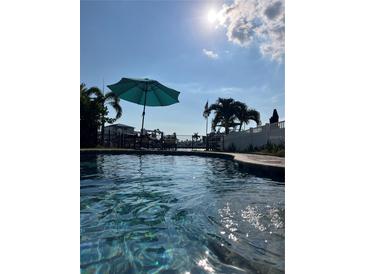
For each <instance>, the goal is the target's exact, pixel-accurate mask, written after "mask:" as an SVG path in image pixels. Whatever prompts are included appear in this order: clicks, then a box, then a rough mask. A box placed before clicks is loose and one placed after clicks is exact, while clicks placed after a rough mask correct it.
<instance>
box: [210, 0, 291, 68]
mask: <svg viewBox="0 0 365 274" xmlns="http://www.w3.org/2000/svg"><path fill="white" fill-rule="evenodd" d="M284 9H285V4H284V0H235V2H234V3H233V4H231V5H226V4H224V5H223V6H222V8H221V10H220V11H219V12H218V16H217V17H218V18H219V20H218V22H219V24H220V25H221V26H224V27H225V28H226V35H227V37H228V40H229V41H231V42H233V43H236V44H238V45H240V46H242V47H248V46H250V45H251V44H252V43H253V42H254V41H255V42H257V43H258V44H259V47H260V51H261V53H262V54H263V55H264V56H269V57H271V59H273V60H276V61H278V62H281V61H282V58H283V56H284V53H285V52H284V50H285V41H284V40H285V22H284V20H285V14H284Z"/></svg>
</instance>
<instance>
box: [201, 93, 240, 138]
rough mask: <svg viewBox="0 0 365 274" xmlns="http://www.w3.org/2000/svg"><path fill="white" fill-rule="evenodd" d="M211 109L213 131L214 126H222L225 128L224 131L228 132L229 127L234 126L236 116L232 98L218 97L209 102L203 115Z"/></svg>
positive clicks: (207, 113)
mask: <svg viewBox="0 0 365 274" xmlns="http://www.w3.org/2000/svg"><path fill="white" fill-rule="evenodd" d="M212 111H214V112H215V116H214V117H213V120H212V129H213V131H215V129H216V127H217V126H219V127H223V128H224V129H225V133H226V134H228V133H229V129H230V128H231V127H235V126H236V123H235V118H236V115H235V113H236V107H235V100H233V99H232V98H228V99H225V98H218V100H217V101H216V102H215V103H214V104H211V105H210V106H209V107H208V109H206V110H205V111H204V114H205V115H209V114H210V113H211V112H212Z"/></svg>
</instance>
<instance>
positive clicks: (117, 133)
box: [104, 124, 137, 147]
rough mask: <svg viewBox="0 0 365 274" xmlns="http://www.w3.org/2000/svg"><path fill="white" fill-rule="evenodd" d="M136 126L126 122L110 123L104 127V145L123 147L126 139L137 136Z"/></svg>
mask: <svg viewBox="0 0 365 274" xmlns="http://www.w3.org/2000/svg"><path fill="white" fill-rule="evenodd" d="M136 134H137V133H136V132H135V131H134V127H132V126H128V125H124V124H114V125H109V126H106V127H105V128H104V146H107V147H121V146H123V145H124V142H125V140H126V139H129V137H132V136H135V135H136Z"/></svg>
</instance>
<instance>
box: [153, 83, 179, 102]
mask: <svg viewBox="0 0 365 274" xmlns="http://www.w3.org/2000/svg"><path fill="white" fill-rule="evenodd" d="M152 85H154V86H155V87H157V88H158V86H157V83H152ZM160 85H161V84H160ZM165 94H166V95H167V96H169V97H170V98H172V99H174V100H175V98H174V97H172V96H171V95H170V94H169V93H167V92H165ZM156 97H157V96H156ZM158 99H159V102H160V104H161V100H160V98H158ZM161 105H162V104H161ZM163 106H164V105H163Z"/></svg>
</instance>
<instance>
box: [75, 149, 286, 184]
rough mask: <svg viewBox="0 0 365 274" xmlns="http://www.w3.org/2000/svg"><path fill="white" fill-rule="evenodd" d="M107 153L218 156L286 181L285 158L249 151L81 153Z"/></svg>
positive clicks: (110, 152) (92, 151)
mask: <svg viewBox="0 0 365 274" xmlns="http://www.w3.org/2000/svg"><path fill="white" fill-rule="evenodd" d="M88 152H89V153H107V154H136V155H143V154H159V155H185V156H203V157H218V158H224V159H229V160H233V161H235V162H237V163H238V164H239V165H240V167H241V168H242V169H244V170H246V171H247V172H249V173H254V174H255V173H256V174H262V175H264V176H267V177H271V178H274V179H277V180H280V181H282V182H283V181H285V158H282V157H277V156H270V155H261V154H247V153H232V152H219V151H194V150H193V151H179V150H177V151H175V150H148V149H146V150H144V149H124V148H82V149H80V153H88Z"/></svg>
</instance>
